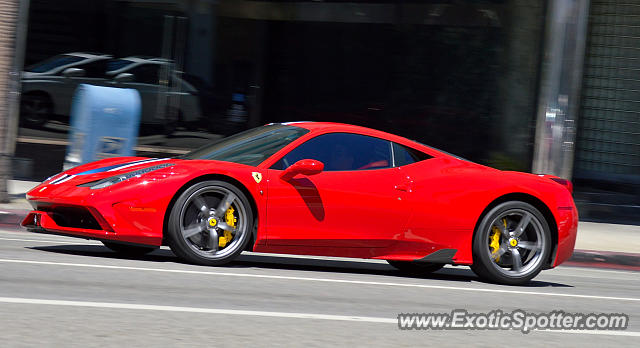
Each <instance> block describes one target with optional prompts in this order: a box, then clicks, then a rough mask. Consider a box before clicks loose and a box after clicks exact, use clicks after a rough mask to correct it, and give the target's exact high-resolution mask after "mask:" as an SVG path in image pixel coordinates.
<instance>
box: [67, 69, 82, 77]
mask: <svg viewBox="0 0 640 348" xmlns="http://www.w3.org/2000/svg"><path fill="white" fill-rule="evenodd" d="M84 74H85V71H84V69H79V68H66V69H64V70H63V71H62V76H64V77H82V76H84Z"/></svg>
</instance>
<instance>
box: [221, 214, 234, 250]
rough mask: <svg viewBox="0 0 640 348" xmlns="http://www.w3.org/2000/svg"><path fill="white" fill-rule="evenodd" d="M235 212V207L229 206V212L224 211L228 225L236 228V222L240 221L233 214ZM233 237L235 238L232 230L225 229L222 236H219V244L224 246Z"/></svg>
mask: <svg viewBox="0 0 640 348" xmlns="http://www.w3.org/2000/svg"><path fill="white" fill-rule="evenodd" d="M234 212H235V209H233V207H231V206H229V209H227V212H226V213H224V222H226V223H227V225H229V226H231V227H232V228H236V222H238V219H236V217H235V216H234V215H233V213H234ZM231 239H233V235H232V234H231V232H230V231H227V230H225V231H224V233H223V234H222V236H220V237H219V238H218V246H219V247H221V248H224V247H225V246H227V244H228V243H229V242H230V241H231Z"/></svg>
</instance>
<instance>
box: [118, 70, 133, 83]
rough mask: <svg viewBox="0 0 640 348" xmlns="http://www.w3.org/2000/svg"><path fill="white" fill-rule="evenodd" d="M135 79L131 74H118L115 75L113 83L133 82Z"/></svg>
mask: <svg viewBox="0 0 640 348" xmlns="http://www.w3.org/2000/svg"><path fill="white" fill-rule="evenodd" d="M135 79H136V77H135V76H134V75H133V74H130V73H126V72H123V73H119V74H118V75H116V77H114V78H113V81H115V82H119V83H122V82H133V81H134V80H135Z"/></svg>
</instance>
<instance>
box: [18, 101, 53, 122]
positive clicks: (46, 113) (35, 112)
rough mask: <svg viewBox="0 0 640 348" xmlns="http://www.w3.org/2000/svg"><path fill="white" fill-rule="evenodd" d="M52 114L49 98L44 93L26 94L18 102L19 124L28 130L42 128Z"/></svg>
mask: <svg viewBox="0 0 640 348" xmlns="http://www.w3.org/2000/svg"><path fill="white" fill-rule="evenodd" d="M52 114H53V103H52V102H51V98H50V97H49V96H48V95H47V94H44V93H26V94H24V95H23V96H22V98H21V100H20V124H21V125H23V126H25V127H28V128H40V127H42V126H44V124H45V123H47V121H49V119H50V118H51V116H52Z"/></svg>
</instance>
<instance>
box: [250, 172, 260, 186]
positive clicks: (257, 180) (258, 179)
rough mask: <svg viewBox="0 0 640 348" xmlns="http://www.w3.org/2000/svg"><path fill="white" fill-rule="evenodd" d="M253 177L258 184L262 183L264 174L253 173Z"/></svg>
mask: <svg viewBox="0 0 640 348" xmlns="http://www.w3.org/2000/svg"><path fill="white" fill-rule="evenodd" d="M251 176H253V180H255V181H256V183H258V184H259V183H260V181H262V173H258V172H252V173H251Z"/></svg>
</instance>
